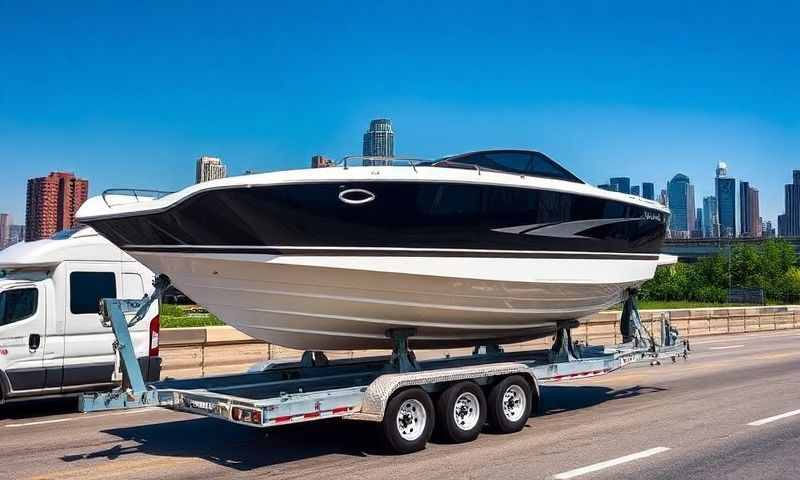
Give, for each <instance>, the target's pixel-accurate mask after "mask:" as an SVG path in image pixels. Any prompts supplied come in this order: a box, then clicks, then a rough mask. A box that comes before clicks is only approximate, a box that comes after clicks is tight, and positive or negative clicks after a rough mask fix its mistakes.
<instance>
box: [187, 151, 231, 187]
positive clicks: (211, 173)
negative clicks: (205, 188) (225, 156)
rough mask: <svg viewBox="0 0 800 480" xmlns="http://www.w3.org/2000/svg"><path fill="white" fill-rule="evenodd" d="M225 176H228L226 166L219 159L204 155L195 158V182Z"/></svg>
mask: <svg viewBox="0 0 800 480" xmlns="http://www.w3.org/2000/svg"><path fill="white" fill-rule="evenodd" d="M226 176H228V167H226V166H225V164H224V163H222V160H221V159H219V158H217V157H208V156H205V155H203V156H202V157H200V158H198V159H197V167H196V168H195V175H194V180H195V183H200V182H207V181H209V180H216V179H218V178H225V177H226Z"/></svg>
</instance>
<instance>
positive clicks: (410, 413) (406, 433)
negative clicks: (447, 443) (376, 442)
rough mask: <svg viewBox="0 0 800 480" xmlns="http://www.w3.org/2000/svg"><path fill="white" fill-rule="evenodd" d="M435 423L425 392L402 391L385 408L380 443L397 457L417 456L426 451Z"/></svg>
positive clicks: (419, 389)
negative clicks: (409, 454)
mask: <svg viewBox="0 0 800 480" xmlns="http://www.w3.org/2000/svg"><path fill="white" fill-rule="evenodd" d="M434 422H435V417H434V413H433V402H432V401H431V397H430V396H429V395H428V394H427V393H426V392H425V390H423V389H421V388H409V389H407V390H402V391H401V392H399V393H397V394H396V395H395V396H394V397H392V399H391V400H389V403H388V404H387V405H386V411H385V412H384V415H383V421H382V422H381V430H382V432H383V439H384V441H385V442H386V445H387V447H389V448H390V449H391V450H392V451H394V452H396V453H411V452H416V451H418V450H422V449H424V448H425V445H426V444H427V443H428V440H429V439H430V438H431V432H433V425H434Z"/></svg>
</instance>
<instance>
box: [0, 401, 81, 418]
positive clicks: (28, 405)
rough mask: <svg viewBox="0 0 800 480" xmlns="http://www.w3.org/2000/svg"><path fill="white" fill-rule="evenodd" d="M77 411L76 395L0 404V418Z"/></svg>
mask: <svg viewBox="0 0 800 480" xmlns="http://www.w3.org/2000/svg"><path fill="white" fill-rule="evenodd" d="M77 411H78V399H77V398H76V397H65V398H49V399H41V400H23V401H19V402H13V403H8V404H6V405H0V420H22V419H26V418H35V417H47V416H50V415H63V414H65V413H76V412H77Z"/></svg>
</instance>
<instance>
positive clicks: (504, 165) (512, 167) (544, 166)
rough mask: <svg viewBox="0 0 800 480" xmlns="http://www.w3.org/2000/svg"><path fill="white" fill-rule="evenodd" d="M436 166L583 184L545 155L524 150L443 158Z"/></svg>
mask: <svg viewBox="0 0 800 480" xmlns="http://www.w3.org/2000/svg"><path fill="white" fill-rule="evenodd" d="M437 165H439V166H444V167H448V166H453V167H459V166H463V165H477V166H479V167H481V168H485V169H487V170H496V171H500V172H509V173H518V174H520V175H531V176H534V177H546V178H555V179H558V180H566V181H568V182H576V183H583V182H582V181H581V180H580V179H579V178H578V177H576V176H575V175H573V174H572V173H570V172H569V171H567V169H565V168H564V167H562V166H561V165H559V164H557V163H556V162H554V161H553V160H551V159H550V158H548V157H547V155H544V154H542V153H539V152H533V151H526V150H493V151H486V152H474V153H468V154H465V155H457V156H454V157H448V158H445V159H443V160H442V161H440V162H438V163H437Z"/></svg>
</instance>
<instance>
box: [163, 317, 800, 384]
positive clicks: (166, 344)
mask: <svg viewBox="0 0 800 480" xmlns="http://www.w3.org/2000/svg"><path fill="white" fill-rule="evenodd" d="M620 313H621V312H619V311H606V312H600V313H597V314H595V315H592V316H590V317H588V319H584V320H583V321H582V323H581V325H580V326H579V327H577V328H575V329H573V330H572V338H573V340H577V341H581V342H584V343H589V344H592V345H602V344H606V345H612V344H616V343H619V342H620V341H621V340H622V338H621V337H620V334H619V317H620ZM664 314H666V315H669V317H670V318H671V321H672V326H673V327H675V328H677V329H678V331H679V332H680V334H681V336H683V337H685V338H692V337H698V336H704V335H724V334H732V333H745V332H759V331H765V330H783V329H789V328H800V307H797V306H793V305H791V306H768V307H731V308H693V309H684V310H643V311H641V312H640V315H641V319H642V323H643V324H644V325H645V327H646V328H647V329H648V330H649V331H650V332H652V334H653V336H654V337H656V338H657V339H658V338H659V337H660V319H661V316H662V315H664ZM551 342H552V340H551V339H550V338H542V339H538V340H532V341H529V342H524V343H517V344H513V345H506V346H505V350H506V351H519V350H526V349H541V348H547V347H549V346H550V344H551ZM470 352H471V349H468V348H466V349H464V348H461V349H449V350H422V351H418V352H417V356H418V357H419V358H421V359H424V358H430V357H440V356H443V355H448V354H449V355H453V356H455V355H464V354H469V353H470ZM301 353H302V352H301V351H300V350H293V349H290V348H285V347H281V346H278V345H272V344H269V343H265V342H262V341H260V340H256V339H253V338H251V337H249V336H247V335H245V334H243V333H241V332H239V331H238V330H236V329H234V328H232V327H227V326H225V327H199V328H175V329H164V330H162V331H161V357H162V359H163V368H162V375H163V376H165V377H172V378H187V377H198V376H205V375H217V374H223V373H233V372H242V371H245V370H246V369H247V368H248V367H250V366H251V365H253V364H255V363H257V362H261V361H264V360H275V359H285V358H299V356H300V354H301ZM326 353H328V357H329V358H331V359H338V358H355V357H365V356H375V355H388V354H389V351H388V350H353V351H336V352H326Z"/></svg>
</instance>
